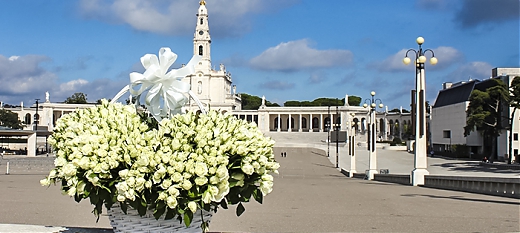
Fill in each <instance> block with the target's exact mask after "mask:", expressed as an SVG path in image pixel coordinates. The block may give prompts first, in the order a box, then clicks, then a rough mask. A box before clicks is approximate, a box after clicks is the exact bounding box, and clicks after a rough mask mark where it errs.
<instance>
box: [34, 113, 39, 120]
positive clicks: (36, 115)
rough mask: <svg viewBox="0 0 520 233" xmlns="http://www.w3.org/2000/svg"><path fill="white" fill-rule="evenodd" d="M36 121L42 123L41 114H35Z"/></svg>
mask: <svg viewBox="0 0 520 233" xmlns="http://www.w3.org/2000/svg"><path fill="white" fill-rule="evenodd" d="M34 121H40V114H38V113H36V114H34Z"/></svg>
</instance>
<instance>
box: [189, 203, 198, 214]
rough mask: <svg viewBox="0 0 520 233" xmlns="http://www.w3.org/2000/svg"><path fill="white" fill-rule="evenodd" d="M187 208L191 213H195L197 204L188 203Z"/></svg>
mask: <svg viewBox="0 0 520 233" xmlns="http://www.w3.org/2000/svg"><path fill="white" fill-rule="evenodd" d="M188 208H189V209H190V210H191V212H192V213H195V211H197V203H195V202H194V201H190V202H188Z"/></svg>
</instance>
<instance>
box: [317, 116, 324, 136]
mask: <svg viewBox="0 0 520 233" xmlns="http://www.w3.org/2000/svg"><path fill="white" fill-rule="evenodd" d="M318 128H319V129H320V132H323V114H320V126H319V127H318Z"/></svg>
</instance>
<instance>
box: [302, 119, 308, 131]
mask: <svg viewBox="0 0 520 233" xmlns="http://www.w3.org/2000/svg"><path fill="white" fill-rule="evenodd" d="M302 128H303V129H306V128H307V118H305V117H303V118H302Z"/></svg>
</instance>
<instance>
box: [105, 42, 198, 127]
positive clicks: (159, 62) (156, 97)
mask: <svg viewBox="0 0 520 233" xmlns="http://www.w3.org/2000/svg"><path fill="white" fill-rule="evenodd" d="M200 59H201V56H193V57H192V58H191V60H190V61H189V62H188V64H187V65H186V66H184V67H182V68H179V69H172V70H170V71H169V72H168V70H169V68H170V66H171V65H172V64H173V63H174V62H175V60H177V54H175V53H173V52H172V51H171V50H170V48H161V49H160V50H159V58H157V56H156V55H155V54H146V55H144V56H143V57H141V64H143V67H144V68H145V69H146V70H145V72H144V73H142V74H141V73H137V72H132V73H131V74H130V84H129V85H128V86H126V87H125V88H123V90H121V91H120V92H119V94H118V95H116V97H114V99H118V98H119V97H121V95H122V94H124V92H126V91H130V94H132V95H134V96H137V99H139V97H140V96H141V94H143V93H144V92H145V91H148V93H147V94H146V98H145V106H146V107H147V109H148V111H149V112H150V113H151V114H152V116H153V117H154V118H155V119H157V121H161V120H162V118H164V117H167V116H168V115H170V116H171V115H174V114H177V113H180V112H181V108H182V107H183V106H184V105H185V104H186V102H187V101H188V98H187V97H186V94H188V95H190V96H192V93H191V91H190V84H188V83H185V82H182V81H181V79H182V78H184V77H186V76H187V75H189V74H193V73H194V66H195V64H197V63H198V62H199V61H200ZM136 88H138V90H136ZM161 98H162V99H163V101H164V105H163V108H161ZM113 101H114V100H113Z"/></svg>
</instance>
